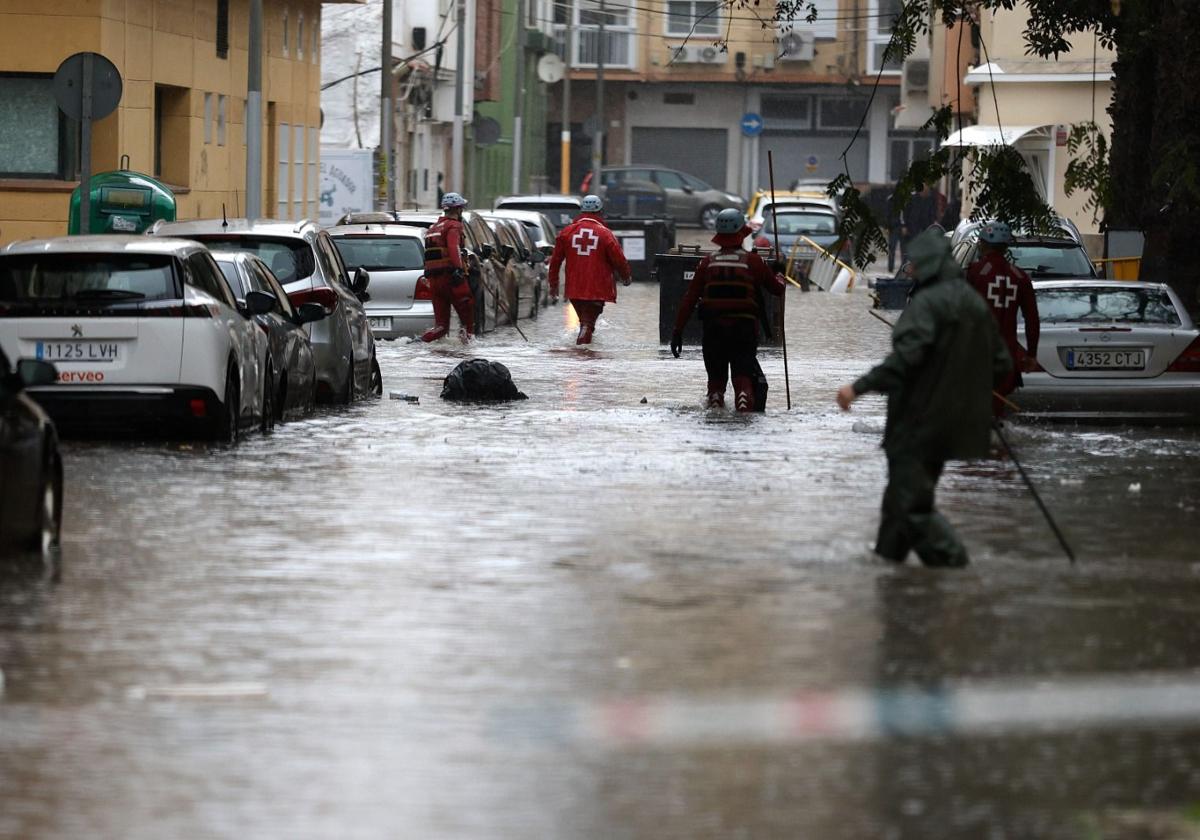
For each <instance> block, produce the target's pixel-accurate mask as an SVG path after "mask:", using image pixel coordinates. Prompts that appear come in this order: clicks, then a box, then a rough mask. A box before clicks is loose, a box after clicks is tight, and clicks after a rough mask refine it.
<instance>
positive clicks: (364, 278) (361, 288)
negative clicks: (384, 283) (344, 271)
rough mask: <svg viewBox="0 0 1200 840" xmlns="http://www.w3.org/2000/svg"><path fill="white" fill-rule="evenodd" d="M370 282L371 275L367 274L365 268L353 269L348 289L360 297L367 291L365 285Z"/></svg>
mask: <svg viewBox="0 0 1200 840" xmlns="http://www.w3.org/2000/svg"><path fill="white" fill-rule="evenodd" d="M370 282H371V275H370V274H367V270H366V269H365V268H361V267H360V268H356V269H354V277H353V278H351V280H350V291H352V292H354V294H356V295H359V296H360V297H361V296H362V295H363V294H364V293H365V292H366V291H367V286H368V285H369V284H370Z"/></svg>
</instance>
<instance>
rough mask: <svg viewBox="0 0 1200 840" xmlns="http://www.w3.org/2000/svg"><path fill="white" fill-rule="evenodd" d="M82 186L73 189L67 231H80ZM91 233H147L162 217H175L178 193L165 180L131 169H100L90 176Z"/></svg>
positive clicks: (170, 218) (166, 219)
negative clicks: (161, 180) (160, 181)
mask: <svg viewBox="0 0 1200 840" xmlns="http://www.w3.org/2000/svg"><path fill="white" fill-rule="evenodd" d="M79 205H80V191H79V187H76V188H75V191H74V192H73V193H71V214H70V216H69V218H68V221H67V233H69V234H77V233H79V232H80V230H81V226H80V223H79ZM89 215H90V216H91V220H90V224H89V229H88V232H89V233H144V232H145V230H146V228H148V227H150V225H152V224H154V223H155V222H156V221H158V220H159V219H163V220H165V221H168V222H173V221H175V193H173V192H171V191H170V190H169V189H168V188H167V187H166V186H165V185H164V184H161V183H159V182H158V181H156V180H154V179H153V178H151V177H150V176H149V175H143V174H142V173H140V172H132V171H130V170H128V169H118V170H116V171H114V172H98V173H96V174H95V175H93V176H92V179H91V212H90V213H89Z"/></svg>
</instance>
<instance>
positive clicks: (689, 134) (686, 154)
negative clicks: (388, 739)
mask: <svg viewBox="0 0 1200 840" xmlns="http://www.w3.org/2000/svg"><path fill="white" fill-rule="evenodd" d="M728 148H729V132H728V131H726V130H725V129H723V128H641V127H634V129H633V150H632V151H633V157H632V159H631V161H630V162H631V163H657V164H659V165H660V166H666V167H668V168H670V169H678V170H680V171H682V172H686V173H688V174H689V175H695V176H696V177H697V178H699V179H701V180H702V181H707V182H708V183H710V184H712V185H713V186H714V187H716V188H718V189H722V190H723V189H725V172H726V168H727V167H726V162H727V160H728V158H727V154H728V151H727V150H728Z"/></svg>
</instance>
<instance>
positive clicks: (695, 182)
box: [679, 172, 712, 192]
mask: <svg viewBox="0 0 1200 840" xmlns="http://www.w3.org/2000/svg"><path fill="white" fill-rule="evenodd" d="M679 177H680V178H682V179H683V183H685V184H687V185H688V186H689V187H691V188H692V189H694V190H696V191H697V192H704V191H705V190H711V189H712V185H710V184H706V183H705V182H704V181H701V180H700V179H699V178H697V177H695V176H693V175H688V174H687V173H686V172H680V173H679Z"/></svg>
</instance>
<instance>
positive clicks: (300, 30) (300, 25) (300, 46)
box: [296, 12, 304, 59]
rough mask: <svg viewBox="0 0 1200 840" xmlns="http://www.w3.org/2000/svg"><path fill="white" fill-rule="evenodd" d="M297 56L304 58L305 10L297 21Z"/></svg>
mask: <svg viewBox="0 0 1200 840" xmlns="http://www.w3.org/2000/svg"><path fill="white" fill-rule="evenodd" d="M296 58H299V59H303V58H304V12H300V14H299V17H298V20H297V21H296Z"/></svg>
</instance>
